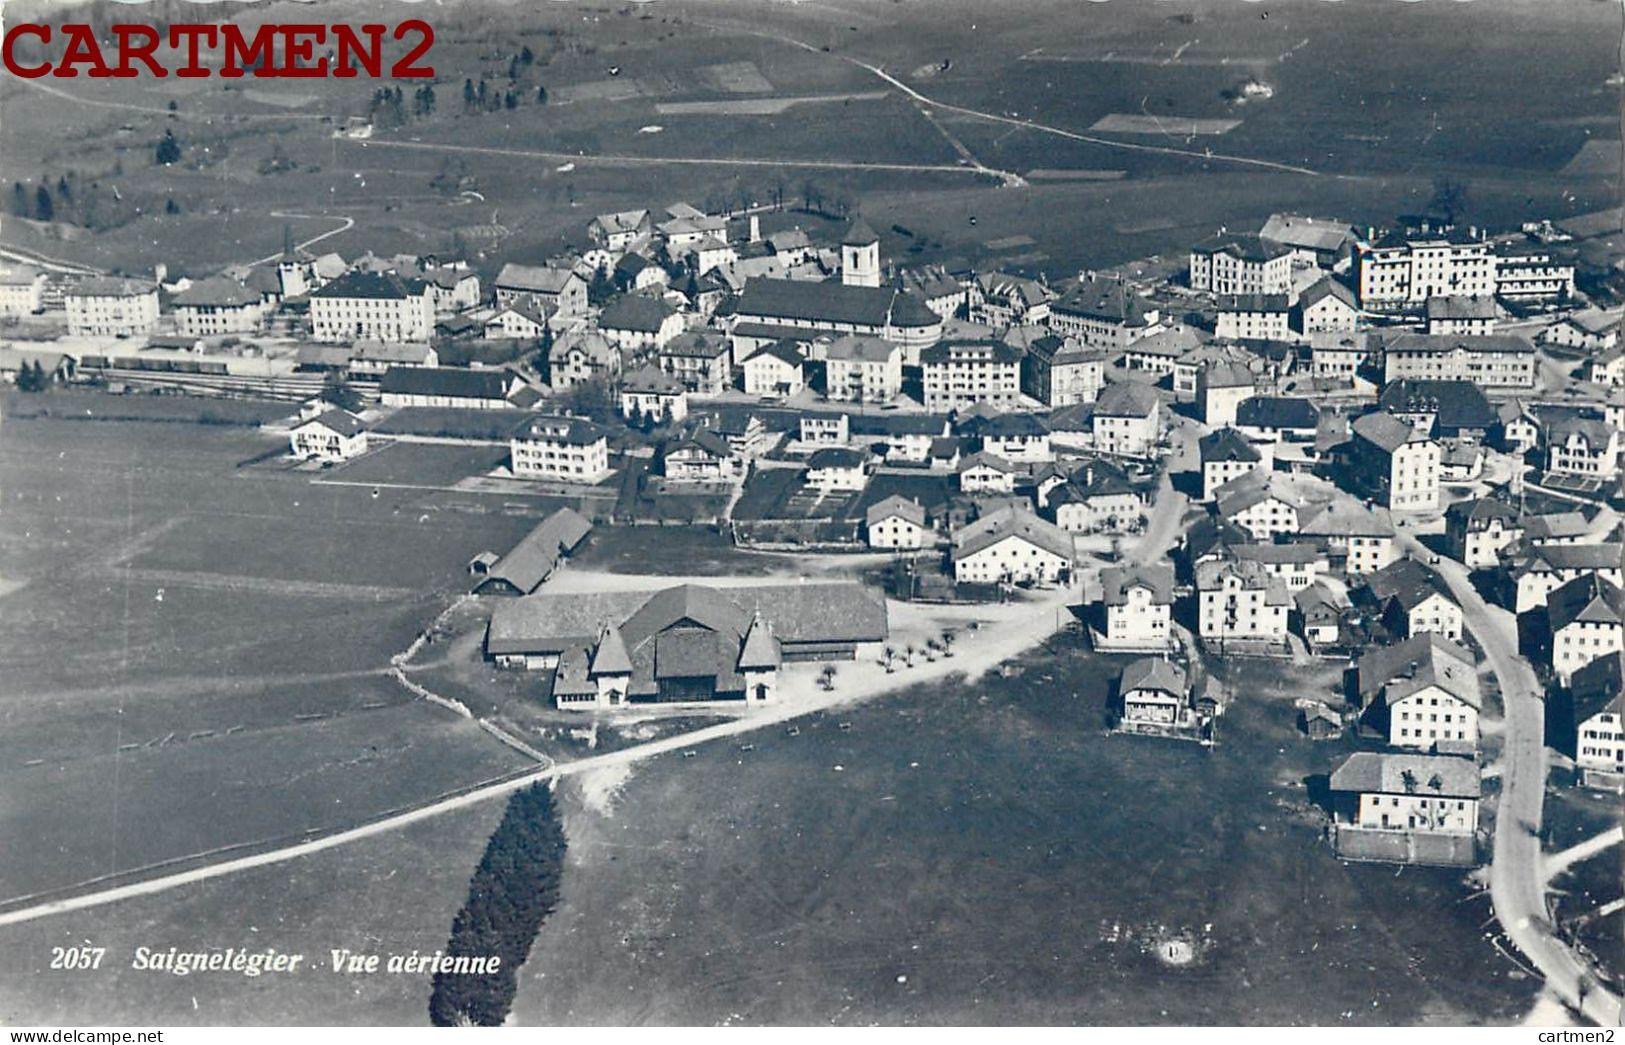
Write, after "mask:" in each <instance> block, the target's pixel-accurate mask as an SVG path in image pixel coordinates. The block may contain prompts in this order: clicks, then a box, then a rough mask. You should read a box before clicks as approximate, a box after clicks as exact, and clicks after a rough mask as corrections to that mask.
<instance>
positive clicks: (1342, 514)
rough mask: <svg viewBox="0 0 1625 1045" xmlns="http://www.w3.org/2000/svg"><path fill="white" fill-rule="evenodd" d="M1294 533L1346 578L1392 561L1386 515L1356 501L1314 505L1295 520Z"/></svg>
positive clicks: (1389, 524) (1391, 533) (1390, 531)
mask: <svg viewBox="0 0 1625 1045" xmlns="http://www.w3.org/2000/svg"><path fill="white" fill-rule="evenodd" d="M1298 533H1299V535H1300V536H1301V537H1303V538H1306V539H1308V540H1311V541H1313V542H1314V543H1315V544H1317V545H1319V546H1320V547H1321V548H1323V549H1325V551H1326V554H1327V558H1328V561H1329V562H1330V564H1331V566H1332V568H1333V569H1337V568H1339V567H1340V568H1341V569H1342V570H1343V572H1345V573H1347V574H1349V575H1350V576H1359V575H1361V574H1366V573H1375V572H1376V571H1377V570H1380V569H1382V568H1383V567H1384V566H1387V565H1388V564H1389V563H1391V562H1393V561H1394V558H1395V557H1396V555H1397V552H1396V550H1395V542H1394V523H1393V520H1392V519H1391V518H1390V517H1389V515H1388V512H1387V511H1385V510H1383V509H1380V508H1376V509H1374V508H1367V507H1365V506H1364V505H1362V504H1360V503H1359V502H1358V501H1353V500H1343V499H1339V500H1335V501H1327V502H1326V503H1325V504H1320V505H1315V506H1313V507H1311V508H1309V509H1307V510H1305V511H1304V513H1303V514H1302V515H1301V516H1300V517H1299V525H1298Z"/></svg>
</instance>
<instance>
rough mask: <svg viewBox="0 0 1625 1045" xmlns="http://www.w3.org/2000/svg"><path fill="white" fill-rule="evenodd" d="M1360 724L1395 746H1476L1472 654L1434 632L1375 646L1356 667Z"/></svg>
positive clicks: (1478, 698)
mask: <svg viewBox="0 0 1625 1045" xmlns="http://www.w3.org/2000/svg"><path fill="white" fill-rule="evenodd" d="M1354 670H1355V677H1356V680H1357V684H1358V694H1359V700H1360V709H1361V710H1360V715H1361V720H1362V721H1363V722H1365V723H1366V724H1367V725H1369V726H1370V727H1371V728H1373V729H1375V730H1376V731H1377V732H1379V733H1380V734H1382V736H1383V737H1384V738H1385V739H1386V740H1387V742H1388V743H1389V744H1391V745H1393V746H1394V747H1411V748H1419V749H1421V750H1423V751H1427V750H1430V749H1432V748H1434V747H1435V746H1436V745H1438V744H1441V743H1443V744H1445V745H1446V746H1450V745H1460V744H1467V745H1470V746H1471V747H1473V748H1474V749H1476V748H1477V747H1478V713H1479V709H1480V708H1481V707H1482V706H1483V696H1482V694H1481V693H1480V691H1479V686H1478V671H1477V669H1476V667H1475V666H1474V664H1473V655H1472V654H1471V653H1469V652H1467V650H1465V649H1463V648H1462V647H1460V646H1458V645H1456V644H1455V643H1454V642H1452V641H1450V640H1449V639H1447V638H1445V637H1444V636H1443V635H1440V634H1438V633H1437V632H1426V633H1423V634H1420V635H1417V636H1415V637H1413V638H1409V639H1406V640H1405V641H1404V642H1401V643H1398V644H1396V645H1393V646H1379V647H1377V648H1376V649H1373V650H1371V651H1369V652H1367V653H1366V654H1364V655H1363V656H1361V657H1360V659H1359V661H1358V662H1357V663H1356V665H1355V669H1354Z"/></svg>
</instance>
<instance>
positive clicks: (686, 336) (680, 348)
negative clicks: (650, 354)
mask: <svg viewBox="0 0 1625 1045" xmlns="http://www.w3.org/2000/svg"><path fill="white" fill-rule="evenodd" d="M727 351H728V339H727V338H725V337H723V336H722V335H720V334H714V333H710V332H708V331H704V330H688V331H684V332H683V333H681V334H678V335H677V336H676V337H674V338H672V339H671V341H670V342H668V343H667V344H666V347H664V348H662V349H661V350H660V354H661V355H663V356H688V357H692V358H695V359H715V358H717V357H718V356H720V355H724V354H726V353H727Z"/></svg>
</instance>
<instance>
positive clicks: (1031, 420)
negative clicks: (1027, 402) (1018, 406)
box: [977, 411, 1049, 439]
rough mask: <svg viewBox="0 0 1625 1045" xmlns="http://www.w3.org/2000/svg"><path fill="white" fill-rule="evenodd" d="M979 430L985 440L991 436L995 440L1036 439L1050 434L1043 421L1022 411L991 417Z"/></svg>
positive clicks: (979, 426) (982, 423) (978, 427)
mask: <svg viewBox="0 0 1625 1045" xmlns="http://www.w3.org/2000/svg"><path fill="white" fill-rule="evenodd" d="M977 429H978V431H979V432H980V433H981V435H982V436H983V438H986V437H989V436H991V437H993V438H995V439H1015V438H1021V437H1026V438H1036V437H1038V436H1043V435H1048V434H1049V429H1048V428H1046V427H1044V422H1043V421H1042V420H1040V419H1039V418H1037V417H1035V416H1033V415H1032V414H1028V413H1023V412H1020V411H1014V412H1011V413H1008V414H999V415H997V416H995V417H989V418H987V419H986V420H985V421H982V422H981V423H980V424H979V425H978V426H977Z"/></svg>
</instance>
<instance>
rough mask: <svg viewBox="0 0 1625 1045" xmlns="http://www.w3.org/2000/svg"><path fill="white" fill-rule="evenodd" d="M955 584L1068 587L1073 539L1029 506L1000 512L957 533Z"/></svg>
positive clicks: (983, 518)
mask: <svg viewBox="0 0 1625 1045" xmlns="http://www.w3.org/2000/svg"><path fill="white" fill-rule="evenodd" d="M953 541H954V550H953V564H954V580H955V581H957V582H958V583H960V584H1038V585H1051V584H1056V583H1064V582H1065V580H1066V579H1067V577H1068V576H1070V574H1071V571H1072V556H1073V551H1072V537H1071V535H1070V534H1068V533H1066V531H1064V530H1062V529H1061V528H1060V527H1058V526H1056V525H1055V524H1054V523H1051V522H1046V521H1045V520H1043V519H1040V518H1039V517H1038V516H1036V515H1034V514H1032V512H1030V511H1028V510H1026V509H1025V508H1016V507H1009V508H1001V509H999V510H998V511H996V512H993V513H991V514H989V515H986V516H983V517H982V518H981V519H978V520H977V521H976V522H974V523H971V524H969V525H968V526H965V527H962V528H961V529H959V530H957V531H955V532H954V535H953Z"/></svg>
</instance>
